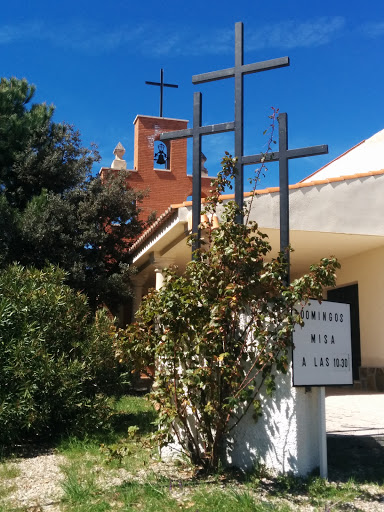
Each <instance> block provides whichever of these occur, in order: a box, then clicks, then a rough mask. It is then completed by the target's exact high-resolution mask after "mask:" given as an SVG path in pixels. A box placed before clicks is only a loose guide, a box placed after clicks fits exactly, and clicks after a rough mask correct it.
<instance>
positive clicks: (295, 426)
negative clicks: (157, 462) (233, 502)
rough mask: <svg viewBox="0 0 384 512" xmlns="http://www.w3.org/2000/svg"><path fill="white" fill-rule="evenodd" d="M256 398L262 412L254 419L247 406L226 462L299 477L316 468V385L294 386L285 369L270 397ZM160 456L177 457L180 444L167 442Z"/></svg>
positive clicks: (243, 468) (318, 429)
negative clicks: (307, 387) (262, 465)
mask: <svg viewBox="0 0 384 512" xmlns="http://www.w3.org/2000/svg"><path fill="white" fill-rule="evenodd" d="M258 398H259V399H261V402H262V411H263V415H262V416H261V417H260V418H259V419H258V421H257V422H255V420H254V419H253V418H252V410H251V408H250V410H249V411H248V413H247V415H246V416H245V417H244V418H243V419H242V420H241V422H240V423H239V425H238V426H237V427H236V429H235V430H234V431H233V436H232V437H231V438H230V439H229V443H228V450H227V454H226V463H227V464H228V465H229V466H234V467H237V468H240V469H242V470H244V471H250V470H252V468H253V467H255V465H256V464H257V463H262V464H265V465H266V467H267V468H268V469H269V470H270V471H273V472H274V473H276V474H286V473H293V474H295V475H302V476H304V475H307V474H308V473H310V472H311V471H313V470H314V469H315V468H317V467H319V465H320V448H319V431H320V413H319V399H320V397H319V388H315V387H313V388H311V389H310V391H308V392H306V391H305V388H302V387H297V388H294V387H293V386H292V373H291V372H289V373H287V375H280V376H279V377H277V379H276V392H275V393H274V395H273V396H272V397H268V396H267V395H266V394H265V392H264V393H263V394H262V395H260V396H259V397H258ZM161 456H162V458H163V459H165V460H166V459H171V458H174V457H179V456H180V446H179V445H178V444H177V443H174V444H171V445H168V446H167V447H165V448H163V449H162V450H161Z"/></svg>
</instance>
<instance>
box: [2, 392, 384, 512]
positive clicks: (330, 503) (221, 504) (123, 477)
mask: <svg viewBox="0 0 384 512" xmlns="http://www.w3.org/2000/svg"><path fill="white" fill-rule="evenodd" d="M112 408H113V413H112V425H114V427H113V428H112V429H111V430H110V431H108V432H105V433H104V434H102V435H101V434H97V435H89V436H85V437H83V438H77V437H68V438H66V439H62V440H61V441H60V443H58V444H57V445H56V450H57V452H58V453H60V454H61V455H64V456H65V458H66V460H67V462H66V463H65V464H64V466H63V467H62V470H63V473H64V480H63V483H62V486H63V491H64V497H63V500H62V503H61V504H60V507H61V510H62V512H108V511H119V510H121V511H122V512H129V511H132V512H134V511H138V512H139V511H141V512H175V511H178V512H179V511H186V512H187V511H189V512H268V511H269V512H289V511H300V510H309V509H310V508H311V507H313V510H316V511H321V512H324V511H327V512H328V511H331V512H336V511H342V510H343V511H345V510H356V511H357V510H362V507H360V506H359V503H361V501H364V503H365V506H366V507H367V504H368V508H366V510H368V509H369V507H370V505H369V503H372V507H371V508H372V509H375V506H376V505H377V504H378V503H382V498H383V496H384V486H383V485H382V482H383V480H382V478H381V475H382V473H381V472H380V470H379V471H378V472H377V473H373V472H370V470H369V465H372V467H373V468H376V470H377V468H378V467H379V465H380V462H381V461H382V460H384V457H382V458H381V459H380V460H376V459H374V458H372V457H373V456H375V453H376V452H372V453H373V456H372V453H371V454H370V452H369V451H368V452H367V454H365V452H363V457H360V458H359V457H358V455H359V453H360V452H359V450H357V452H356V453H355V454H353V453H350V452H349V451H348V449H347V448H346V446H345V445H344V446H343V447H341V448H340V449H338V450H339V451H338V452H336V450H335V449H334V448H335V447H333V446H332V443H331V444H330V450H329V454H330V457H329V460H330V462H329V472H330V475H331V476H334V475H336V474H337V475H338V478H337V479H335V478H334V479H333V480H334V481H331V482H327V481H325V480H323V479H321V478H319V477H318V476H310V477H308V478H298V477H294V476H292V475H286V476H280V477H272V476H271V475H270V474H269V473H268V471H267V469H266V468H265V467H264V466H263V465H259V466H257V467H256V468H255V470H254V472H253V473H251V474H244V473H241V472H239V471H238V472H236V471H221V472H220V473H218V474H217V475H210V476H209V477H204V476H200V477H199V478H197V477H194V476H193V474H194V473H193V471H192V469H191V466H190V465H188V464H184V463H183V462H182V461H180V462H179V463H178V465H176V464H175V465H174V466H173V467H169V466H167V465H166V464H164V463H161V462H159V460H158V459H157V458H156V457H155V455H156V454H155V453H153V452H151V450H150V449H149V448H147V447H145V446H143V444H142V443H141V442H140V441H141V438H142V436H144V435H145V434H147V433H149V432H151V431H153V430H154V426H153V421H154V420H155V418H156V412H155V411H154V409H153V408H152V406H151V404H150V403H149V402H148V401H147V400H146V399H145V398H144V397H139V396H127V397H122V398H121V399H119V400H116V401H113V402H112ZM132 426H138V427H139V431H138V435H137V436H135V437H134V438H131V439H129V436H128V428H129V427H132ZM354 442H355V443H356V440H355V441H354ZM101 443H104V448H103V449H100V444H101ZM350 448H353V446H352V447H350ZM354 448H355V450H356V449H357V448H356V446H355V447H354ZM120 449H124V450H125V452H124V454H123V455H122V457H121V458H120V459H119V457H115V458H114V457H110V455H111V452H112V451H113V450H120ZM378 450H379V449H378ZM335 454H336V455H337V456H336V458H335ZM360 454H361V453H360ZM376 455H380V456H381V455H382V452H381V451H380V450H379V451H378V452H377V453H376ZM345 460H346V461H347V463H344V461H345ZM351 461H353V462H352V463H351ZM337 464H338V465H337ZM365 464H366V466H365ZM355 465H357V466H359V472H358V473H356V471H357V469H356V467H354V466H355ZM367 466H368V467H367ZM355 473H356V474H358V475H360V476H358V477H357V478H355V477H354V476H353V478H351V475H354V474H355ZM18 474H19V470H18V468H17V465H14V464H12V460H10V461H5V462H4V463H0V512H24V511H25V509H17V508H14V509H11V508H9V506H5V505H4V504H5V503H6V501H5V500H6V499H7V495H8V494H9V493H10V492H11V486H12V479H14V478H15V477H17V476H18ZM364 474H365V475H368V476H366V478H363V475H364ZM369 478H370V479H369ZM115 479H116V480H115ZM367 482H368V483H369V486H367ZM8 486H9V487H8ZM2 498H3V499H2Z"/></svg>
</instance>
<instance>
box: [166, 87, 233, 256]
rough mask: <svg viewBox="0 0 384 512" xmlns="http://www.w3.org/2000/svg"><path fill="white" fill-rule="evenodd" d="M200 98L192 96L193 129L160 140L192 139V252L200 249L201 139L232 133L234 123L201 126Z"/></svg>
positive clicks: (197, 94)
mask: <svg viewBox="0 0 384 512" xmlns="http://www.w3.org/2000/svg"><path fill="white" fill-rule="evenodd" d="M201 112H202V96H201V92H195V93H194V94H193V127H192V128H187V129H186V130H177V131H175V132H167V133H162V134H161V135H160V140H174V139H186V138H190V137H192V138H193V155H192V162H193V163H192V199H193V203H192V233H193V234H195V238H194V240H193V243H192V252H194V251H195V250H196V249H198V248H199V247H200V230H199V224H200V216H201V137H202V136H203V135H211V134H213V133H224V132H230V131H234V129H235V123H233V122H231V123H220V124H211V125H207V126H201V122H202V114H201Z"/></svg>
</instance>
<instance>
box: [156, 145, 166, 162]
mask: <svg viewBox="0 0 384 512" xmlns="http://www.w3.org/2000/svg"><path fill="white" fill-rule="evenodd" d="M164 149H165V146H164V144H159V146H158V150H159V151H158V152H157V153H155V158H154V160H155V161H156V163H157V164H159V165H164V164H166V163H167V155H166V154H165V153H164Z"/></svg>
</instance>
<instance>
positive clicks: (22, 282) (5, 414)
mask: <svg viewBox="0 0 384 512" xmlns="http://www.w3.org/2000/svg"><path fill="white" fill-rule="evenodd" d="M64 279H65V273H64V272H63V271H62V270H59V269H57V268H54V267H48V268H46V269H44V270H37V269H33V268H31V269H27V268H23V267H21V266H18V265H13V266H10V267H8V268H7V269H5V270H3V271H1V272H0V425H1V429H0V444H3V445H4V444H6V443H14V442H16V441H21V440H26V439H37V438H38V437H39V436H40V437H42V436H48V435H56V434H59V433H62V432H65V431H67V430H72V431H76V432H80V430H81V429H82V428H84V427H85V426H86V425H88V426H92V428H98V427H101V426H102V425H103V423H104V422H105V421H106V419H107V418H108V414H109V411H108V407H107V406H106V396H105V394H104V392H105V390H106V388H107V387H111V386H113V385H114V384H115V385H117V384H118V382H119V367H118V363H117V361H116V359H115V357H114V353H113V348H112V346H113V338H114V336H115V330H114V325H113V319H111V318H109V317H108V315H107V313H106V312H105V311H103V310H100V311H98V312H97V315H96V317H94V315H93V314H91V312H90V309H89V306H88V303H87V298H86V297H85V296H84V295H82V294H80V293H78V292H74V291H73V290H72V289H71V288H69V287H68V286H67V285H64V284H63V281H64Z"/></svg>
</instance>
